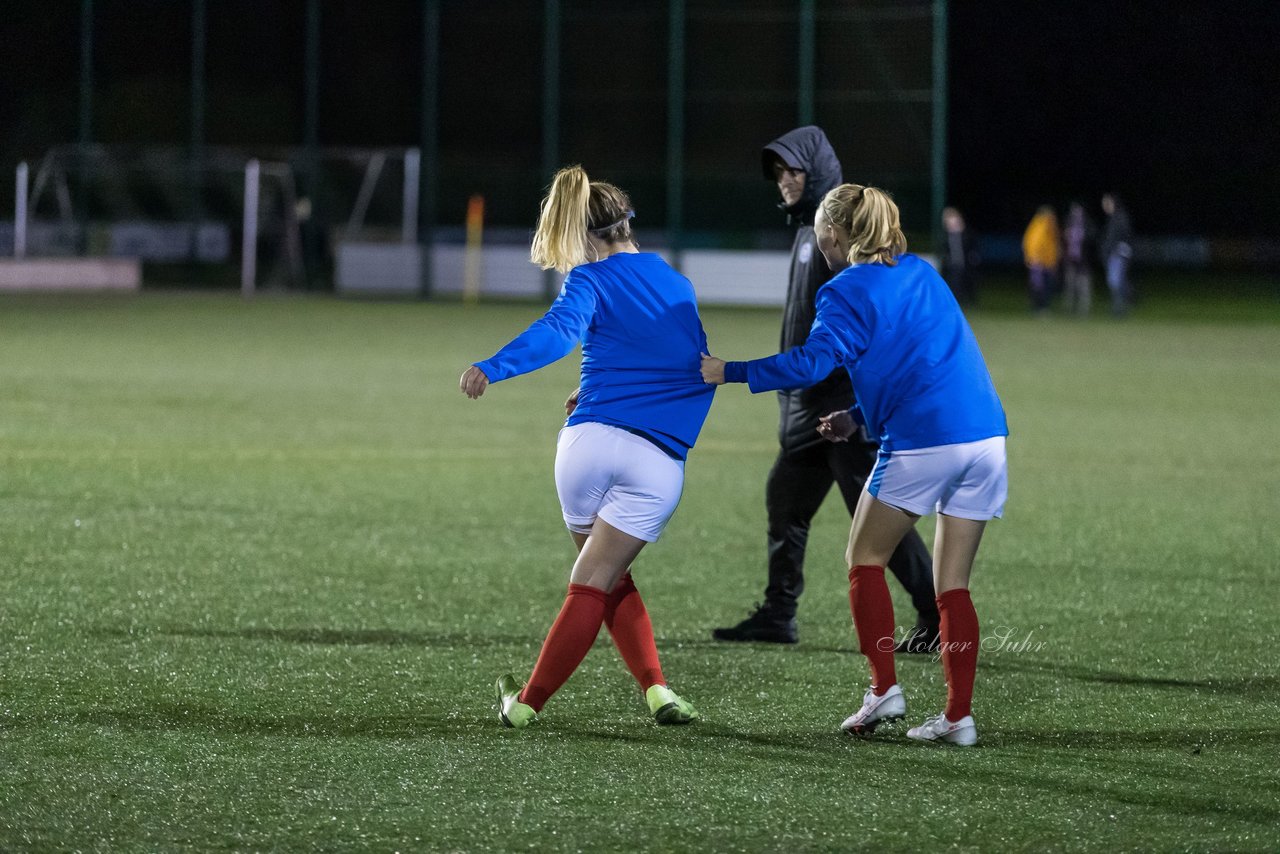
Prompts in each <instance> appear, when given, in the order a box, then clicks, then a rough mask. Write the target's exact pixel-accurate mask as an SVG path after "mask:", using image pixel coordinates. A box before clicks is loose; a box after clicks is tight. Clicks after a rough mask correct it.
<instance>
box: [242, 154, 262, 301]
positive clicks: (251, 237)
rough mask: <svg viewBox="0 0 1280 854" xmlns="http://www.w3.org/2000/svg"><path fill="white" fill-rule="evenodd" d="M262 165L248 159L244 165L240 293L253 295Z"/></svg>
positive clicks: (255, 274)
mask: <svg viewBox="0 0 1280 854" xmlns="http://www.w3.org/2000/svg"><path fill="white" fill-rule="evenodd" d="M261 170H262V166H261V164H259V163H258V161H257V160H250V161H249V162H248V164H246V165H245V167H244V247H243V256H242V257H241V259H240V294H241V296H244V297H246V298H247V297H251V296H253V291H254V279H255V278H256V277H257V274H258V188H259V186H260V184H261V181H260V178H261Z"/></svg>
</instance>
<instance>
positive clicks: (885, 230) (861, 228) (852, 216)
mask: <svg viewBox="0 0 1280 854" xmlns="http://www.w3.org/2000/svg"><path fill="white" fill-rule="evenodd" d="M818 207H819V209H820V210H821V211H822V214H823V216H825V217H826V218H827V221H828V222H830V223H831V224H832V225H836V226H839V227H840V228H842V229H844V230H845V231H846V232H848V234H849V263H850V264H886V265H888V266H890V267H892V266H894V265H895V264H897V263H898V256H899V255H901V254H902V253H903V252H906V251H907V237H906V235H905V234H903V233H902V224H901V221H900V220H899V217H898V206H897V205H896V204H894V203H893V199H892V198H890V197H889V194H888V193H886V192H885V191H884V190H881V189H879V188H877V187H864V186H862V185H861V184H841V185H840V186H839V187H836V188H835V189H834V190H832V191H831V192H829V193H827V194H826V195H825V196H823V197H822V203H821V204H820V205H819V206H818Z"/></svg>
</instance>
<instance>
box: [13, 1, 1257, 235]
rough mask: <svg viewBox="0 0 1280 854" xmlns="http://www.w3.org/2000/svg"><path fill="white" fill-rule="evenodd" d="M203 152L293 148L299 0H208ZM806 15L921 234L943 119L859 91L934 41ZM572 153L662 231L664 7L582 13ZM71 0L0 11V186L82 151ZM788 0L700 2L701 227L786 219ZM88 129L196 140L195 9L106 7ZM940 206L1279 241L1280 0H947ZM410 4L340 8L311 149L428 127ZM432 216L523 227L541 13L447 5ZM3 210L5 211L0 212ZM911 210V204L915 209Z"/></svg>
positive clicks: (826, 71) (873, 169)
mask: <svg viewBox="0 0 1280 854" xmlns="http://www.w3.org/2000/svg"><path fill="white" fill-rule="evenodd" d="M207 4H208V42H207V44H208V47H207V56H208V61H207V66H206V75H207V83H206V119H205V126H206V131H205V139H206V142H207V143H208V144H210V145H236V146H254V145H300V144H301V143H302V141H303V137H304V127H303V123H304V116H303V109H304V91H305V87H304V77H303V74H304V70H303V68H304V63H303V53H304V48H303V44H304V42H303V33H304V21H305V10H306V3H305V2H304V0H274V2H271V3H262V2H256V0H207ZM903 6H905V7H908V8H909V7H912V6H916V7H920V8H921V9H923V10H926V11H927V9H928V8H929V4H928V3H927V2H925V3H918V2H915V3H913V2H910V0H908V2H905V3H896V4H894V3H885V2H879V3H871V4H835V3H831V2H822V0H820V2H818V3H817V14H818V44H817V86H818V92H817V97H816V99H815V113H816V120H817V122H818V123H819V124H822V125H823V126H824V127H826V129H827V130H828V133H829V134H830V136H831V137H832V138H833V141H834V142H835V143H836V147H837V151H838V152H839V154H840V155H841V159H842V160H843V161H844V164H845V177H846V179H849V180H859V181H865V182H868V183H880V184H883V185H885V186H887V187H889V188H890V189H892V190H893V191H894V192H895V194H897V195H898V196H899V199H900V201H902V202H903V207H904V215H905V217H906V218H907V220H908V221H909V225H913V226H914V227H916V228H922V227H923V228H927V227H928V223H926V222H922V220H921V217H922V216H927V210H928V208H927V201H928V164H929V159H928V155H929V151H928V136H929V134H928V131H929V117H930V107H929V105H928V104H927V103H919V102H910V101H909V99H908V100H907V101H902V102H899V101H895V99H894V98H893V97H889V96H886V97H882V98H880V99H878V100H877V99H874V98H873V99H868V98H858V97H853V96H851V95H850V94H849V93H850V92H866V91H868V90H874V89H876V88H877V87H879V88H880V89H881V90H884V91H887V90H886V89H885V87H886V86H887V85H889V84H892V85H893V86H896V87H899V88H901V89H902V90H906V91H922V90H927V88H928V86H929V81H930V70H929V48H930V32H929V28H928V25H927V16H926V17H925V18H924V19H923V20H924V23H923V24H922V23H921V21H920V20H915V21H896V22H895V21H894V20H892V19H891V18H886V19H882V20H876V21H872V22H868V21H866V20H859V19H858V18H857V16H856V15H855V14H853V13H852V12H850V10H851V9H866V8H872V9H877V8H878V9H884V8H897V7H903ZM563 8H564V20H563V33H562V36H561V44H562V48H563V51H564V54H563V64H562V68H561V73H562V87H563V89H562V94H561V104H562V108H561V115H562V120H563V125H562V129H561V134H560V141H561V154H562V156H561V158H560V160H561V162H573V161H581V162H583V163H584V164H586V165H587V167H588V171H589V172H592V173H593V175H596V176H598V177H602V178H607V179H610V180H613V181H615V182H617V183H619V184H621V185H623V186H625V187H626V188H628V189H629V190H630V191H631V192H632V194H633V196H634V197H635V199H636V205H637V208H638V209H639V211H640V213H641V217H642V221H643V223H644V224H646V225H663V224H665V211H666V196H665V194H666V189H665V188H666V176H665V172H664V169H665V163H666V131H667V124H666V113H665V103H666V101H665V98H666V86H667V66H666V43H667V4H666V3H665V2H632V3H630V4H626V6H625V7H623V8H618V7H616V6H615V4H601V3H592V2H583V0H576V2H571V0H566V2H564V4H563ZM79 10H80V4H79V3H78V2H73V0H45V1H44V2H29V0H6V2H5V3H4V9H3V15H0V27H2V31H0V32H2V35H3V43H4V45H5V47H4V60H3V65H2V66H0V166H3V172H2V173H0V193H3V194H4V196H3V197H4V198H7V199H11V198H12V187H13V178H12V171H13V166H14V165H15V164H16V163H17V162H18V161H19V160H21V159H28V160H32V161H35V160H38V159H39V157H40V156H41V155H42V154H43V153H44V152H45V151H46V150H47V149H48V148H49V147H51V146H54V145H58V144H64V143H72V142H75V141H76V139H77V138H78V124H77V120H78V109H79V95H78V92H79V90H78V82H79V73H80V71H79V20H78V19H79ZM794 14H795V5H794V4H791V3H765V2H741V0H740V2H734V3H729V2H706V0H701V1H700V0H690V2H689V3H688V17H687V21H688V23H687V33H686V42H687V50H688V59H687V66H686V71H685V75H686V84H687V86H686V92H687V98H688V101H687V107H686V109H687V113H686V122H687V125H686V135H685V157H686V163H685V188H686V195H685V201H684V220H685V225H686V226H687V227H688V228H689V229H690V230H691V232H694V233H696V232H699V231H704V232H709V233H710V232H717V233H721V232H725V233H733V232H742V233H749V232H752V231H754V230H762V229H773V228H774V227H775V226H776V225H777V224H778V222H779V217H778V213H777V211H776V210H774V209H773V207H772V201H773V194H772V193H771V192H770V189H769V187H768V186H767V185H766V184H765V183H764V181H763V180H761V179H760V177H759V166H758V162H759V161H758V157H759V147H760V146H761V145H762V144H763V143H765V142H767V141H768V140H769V139H771V138H773V137H774V136H777V135H778V134H780V133H782V132H784V131H786V130H788V129H789V128H790V127H792V126H793V125H794V124H795V123H796V121H795V119H796V115H797V106H796V96H795V92H796V87H797V85H798V76H797V71H796V68H795V61H794V60H795V56H796V47H795V46H796V41H797V32H798V30H797V27H796V25H795V23H794V21H793V16H794ZM95 18H96V23H95V31H94V38H95V58H94V69H95V96H94V97H95V100H94V110H93V133H92V136H93V139H94V141H95V142H107V143H142V144H169V145H175V146H183V145H186V144H188V142H189V141H190V134H191V128H190V120H189V116H190V94H189V84H190V79H191V68H190V62H191V60H190V45H191V22H190V5H189V3H187V2H182V0H96V2H95ZM949 31H950V38H949V52H950V61H949V63H948V77H949V98H948V113H949V125H948V157H947V175H948V182H949V187H950V192H949V198H950V201H952V202H953V203H955V204H957V205H959V206H961V207H962V208H963V209H964V210H965V211H966V212H967V214H968V217H969V219H970V222H971V224H973V225H974V226H976V227H977V228H978V229H979V230H981V231H986V232H1016V231H1020V229H1021V228H1022V227H1023V226H1024V225H1025V222H1026V220H1027V218H1028V217H1029V216H1030V214H1031V212H1032V211H1033V210H1034V208H1035V207H1036V206H1037V205H1038V204H1041V203H1044V202H1051V203H1055V204H1059V205H1061V204H1064V203H1065V202H1066V201H1068V200H1070V199H1073V198H1080V199H1083V200H1085V201H1086V202H1087V203H1089V204H1090V205H1092V206H1094V207H1096V203H1097V197H1098V196H1099V194H1100V193H1101V192H1103V191H1105V190H1117V191H1119V192H1120V193H1121V194H1122V195H1123V196H1124V197H1125V198H1126V199H1127V200H1128V202H1129V205H1130V208H1131V209H1132V211H1133V215H1134V219H1135V223H1136V225H1137V227H1138V228H1139V230H1140V231H1142V232H1145V233H1148V234H1202V235H1206V236H1270V235H1274V234H1276V233H1277V232H1280V206H1278V205H1277V203H1276V199H1277V198H1278V197H1280V158H1277V143H1278V142H1280V134H1278V133H1277V128H1278V127H1280V99H1278V98H1277V91H1276V90H1277V84H1278V83H1280V71H1277V67H1278V66H1280V63H1278V62H1277V58H1278V57H1280V49H1278V47H1277V43H1278V42H1277V40H1278V39H1280V3H1278V2H1274V0H1264V1H1263V2H1203V3H1157V2H1116V1H1115V0H1110V2H1099V0H1076V2H1071V3H1052V2H1035V3H1026V2H969V1H968V0H956V1H955V2H952V4H951V7H950V13H949ZM422 45H423V39H422V4H421V2H420V1H419V0H380V2H378V3H376V4H370V3H359V2H343V0H325V2H324V3H323V4H322V21H321V74H320V87H321V88H320V105H319V128H318V133H319V141H320V144H321V145H324V146H339V145H354V146H411V145H417V144H418V143H419V141H420V139H421V130H422V125H421V109H420V108H421V92H422V84H421V80H422V75H421V71H420V68H421V62H422V57H423V47H422ZM441 57H442V58H441V76H440V138H439V140H440V147H439V153H440V164H441V183H440V194H439V207H438V218H437V219H438V224H441V225H450V224H456V223H459V222H461V221H462V217H463V213H464V209H465V199H466V197H467V196H468V195H470V194H471V193H473V192H481V193H484V194H485V195H486V196H487V198H488V199H489V200H490V211H491V214H490V215H491V221H492V222H493V223H494V224H496V225H509V226H516V227H521V226H523V227H527V226H529V225H531V223H532V221H533V218H534V217H535V216H536V203H537V199H538V196H539V193H540V190H541V188H542V187H543V186H544V185H545V183H546V180H547V177H548V176H546V175H543V174H542V149H541V133H542V131H541V92H542V4H541V3H537V2H514V0H494V2H476V3H462V2H448V0H446V2H444V3H443V4H442V12H441ZM5 205H6V207H8V203H7V202H6V203H5ZM922 206H923V208H922Z"/></svg>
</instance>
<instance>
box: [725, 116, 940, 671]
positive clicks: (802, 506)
mask: <svg viewBox="0 0 1280 854" xmlns="http://www.w3.org/2000/svg"><path fill="white" fill-rule="evenodd" d="M761 165H762V167H763V169H764V177H765V179H766V180H768V181H772V182H774V183H776V184H777V186H778V192H779V194H780V195H781V197H782V201H781V204H780V205H779V207H780V208H782V209H783V210H784V211H786V213H787V217H788V222H794V223H795V224H796V236H795V241H794V242H793V243H792V245H791V275H790V281H789V282H788V285H787V302H786V307H785V308H784V309H783V314H782V342H781V343H782V347H781V349H782V350H788V349H790V348H792V347H797V346H799V345H801V344H803V343H804V342H805V339H807V338H808V336H809V327H810V326H811V325H812V324H813V318H814V314H815V311H816V308H815V306H816V303H817V298H818V292H819V289H820V288H822V286H823V285H825V284H826V283H827V281H828V280H829V279H830V278H831V277H832V276H833V275H835V274H834V273H833V272H832V270H831V268H830V267H829V266H828V265H827V262H826V261H825V260H823V257H822V253H821V252H820V251H819V249H818V239H817V236H816V235H815V234H814V231H813V215H814V213H815V212H816V211H817V209H818V202H819V201H821V200H822V196H823V194H825V193H826V192H827V191H828V190H831V189H833V188H835V187H836V186H837V185H838V184H839V183H840V179H841V174H840V161H839V160H838V159H837V158H836V153H835V150H834V149H832V147H831V143H830V142H829V141H828V140H827V135H826V134H825V133H823V132H822V129H821V128H818V127H813V126H809V127H802V128H797V129H796V130H793V131H790V132H788V133H786V134H784V135H782V136H781V137H779V138H778V139H776V140H774V141H773V142H771V143H769V144H768V145H766V146H765V147H764V149H763V151H762V152H761ZM828 374H829V376H827V377H826V378H825V379H823V380H822V381H821V382H818V383H816V384H814V385H813V386H812V387H810V388H794V389H788V390H782V391H779V392H778V407H779V409H780V410H781V411H780V417H779V421H778V442H779V444H780V445H781V449H780V450H779V452H778V458H777V460H776V461H775V462H774V464H773V469H772V470H771V471H770V472H769V481H768V484H767V485H766V487H765V507H766V509H767V511H768V517H769V527H768V544H769V553H768V559H769V579H768V583H767V586H766V587H765V591H764V603H763V604H760V605H757V606H756V608H755V610H754V611H753V612H752V613H751V614H749V615H748V617H747V618H746V619H745V620H742V621H741V622H739V623H738V624H737V625H734V626H728V627H725V628H718V629H714V630H712V633H711V635H712V637H714V638H715V639H716V640H721V641H762V642H767V643H795V642H796V641H797V640H798V633H797V631H796V606H797V600H798V599H799V597H800V594H801V592H802V591H803V590H804V556H805V547H806V546H807V544H808V542H809V524H810V522H811V521H812V520H813V517H814V515H815V514H817V512H818V508H819V507H821V506H822V502H823V499H825V498H826V497H827V493H828V492H830V491H831V484H832V483H833V482H834V483H835V484H836V485H837V486H839V488H840V496H841V497H842V498H843V499H844V503H845V507H847V508H848V510H849V514H850V515H851V516H852V515H853V514H854V512H855V510H856V508H857V507H858V501H859V498H858V496H860V495H861V494H862V489H863V486H864V485H865V483H866V480H867V478H868V477H869V476H870V474H871V469H872V467H873V466H874V465H875V462H876V452H877V449H878V447H879V446H878V444H877V442H876V440H875V439H873V438H870V437H868V436H867V434H866V431H860V432H858V433H855V434H854V435H853V436H852V437H850V439H849V441H848V442H845V443H841V444H832V443H830V442H828V441H826V440H825V439H823V438H822V436H820V435H819V434H818V420H819V419H820V418H821V417H822V416H824V415H826V414H827V413H829V412H833V411H835V410H838V409H839V410H845V409H848V408H849V407H850V406H852V405H853V403H854V400H853V386H852V384H851V383H850V381H849V375H848V373H847V372H845V371H843V370H839V369H833V370H831V371H828ZM887 563H888V568H889V571H890V572H892V573H893V574H894V575H895V576H896V577H897V579H898V581H899V582H901V584H902V586H903V587H904V588H906V590H907V593H909V594H910V595H911V602H912V604H913V605H914V606H915V609H916V623H915V626H914V627H912V628H911V629H910V630H909V631H908V632H907V633H906V634H905V635H904V636H903V637H902V638H901V639H900V640H899V642H898V644H897V650H898V651H899V652H922V653H923V652H932V651H934V650H936V649H937V644H938V621H939V620H940V617H939V616H938V606H937V602H936V601H935V597H934V594H933V576H932V565H933V563H932V560H931V559H930V557H929V550H928V548H926V547H925V544H924V540H922V539H920V535H919V534H917V533H916V532H915V531H914V530H913V531H910V532H908V533H907V535H906V536H905V537H904V538H903V539H902V542H901V543H900V544H899V545H898V547H897V549H895V550H894V552H893V554H892V556H891V557H890V558H889V560H888V562H887Z"/></svg>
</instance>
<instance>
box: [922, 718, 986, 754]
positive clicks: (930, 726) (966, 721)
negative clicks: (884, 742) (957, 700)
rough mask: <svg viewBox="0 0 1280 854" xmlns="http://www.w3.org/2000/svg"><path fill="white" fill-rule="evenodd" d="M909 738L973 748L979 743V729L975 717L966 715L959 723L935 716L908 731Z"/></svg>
mask: <svg viewBox="0 0 1280 854" xmlns="http://www.w3.org/2000/svg"><path fill="white" fill-rule="evenodd" d="M907 738H914V739H916V740H917V741H943V742H946V743H947V744H955V745H958V746H959V747H972V746H973V745H975V744H977V743H978V728H977V726H975V725H974V723H973V715H965V716H964V717H962V718H961V719H960V720H958V721H949V720H947V716H946V714H945V713H944V714H940V715H935V716H934V717H931V718H929V719H928V720H926V721H925V722H924V723H922V724H920V726H913V727H912V728H911V729H909V730H907Z"/></svg>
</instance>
